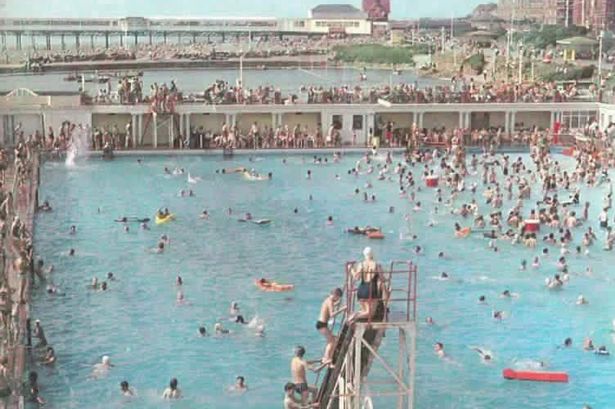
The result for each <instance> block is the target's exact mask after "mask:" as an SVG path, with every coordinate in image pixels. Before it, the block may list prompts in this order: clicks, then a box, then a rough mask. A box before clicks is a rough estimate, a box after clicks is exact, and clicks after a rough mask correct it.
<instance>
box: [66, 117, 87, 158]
mask: <svg viewBox="0 0 615 409" xmlns="http://www.w3.org/2000/svg"><path fill="white" fill-rule="evenodd" d="M88 150H89V147H88V132H87V130H86V129H84V128H82V127H81V126H79V127H77V128H75V130H74V131H73V133H72V135H71V139H70V144H69V146H68V149H67V151H66V161H65V164H66V167H69V168H74V167H75V161H76V160H77V158H79V157H82V156H86V155H87V152H88Z"/></svg>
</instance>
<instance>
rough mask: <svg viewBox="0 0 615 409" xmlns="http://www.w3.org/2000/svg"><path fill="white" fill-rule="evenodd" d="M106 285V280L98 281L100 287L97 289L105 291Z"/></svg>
mask: <svg viewBox="0 0 615 409" xmlns="http://www.w3.org/2000/svg"><path fill="white" fill-rule="evenodd" d="M107 290H108V287H107V282H106V281H103V282H102V283H100V289H99V291H107Z"/></svg>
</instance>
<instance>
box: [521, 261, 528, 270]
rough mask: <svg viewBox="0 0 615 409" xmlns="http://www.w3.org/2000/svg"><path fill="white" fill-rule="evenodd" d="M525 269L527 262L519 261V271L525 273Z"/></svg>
mask: <svg viewBox="0 0 615 409" xmlns="http://www.w3.org/2000/svg"><path fill="white" fill-rule="evenodd" d="M526 269H527V261H526V260H521V266H520V267H519V271H525V270H526Z"/></svg>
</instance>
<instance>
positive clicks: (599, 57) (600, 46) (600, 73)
mask: <svg viewBox="0 0 615 409" xmlns="http://www.w3.org/2000/svg"><path fill="white" fill-rule="evenodd" d="M603 38H604V30H600V35H599V36H598V44H599V45H598V87H601V86H602V39H603Z"/></svg>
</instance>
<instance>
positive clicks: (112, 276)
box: [107, 272, 117, 281]
mask: <svg viewBox="0 0 615 409" xmlns="http://www.w3.org/2000/svg"><path fill="white" fill-rule="evenodd" d="M107 280H108V281H117V279H116V278H115V275H114V274H113V273H112V272H108V273H107Z"/></svg>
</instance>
